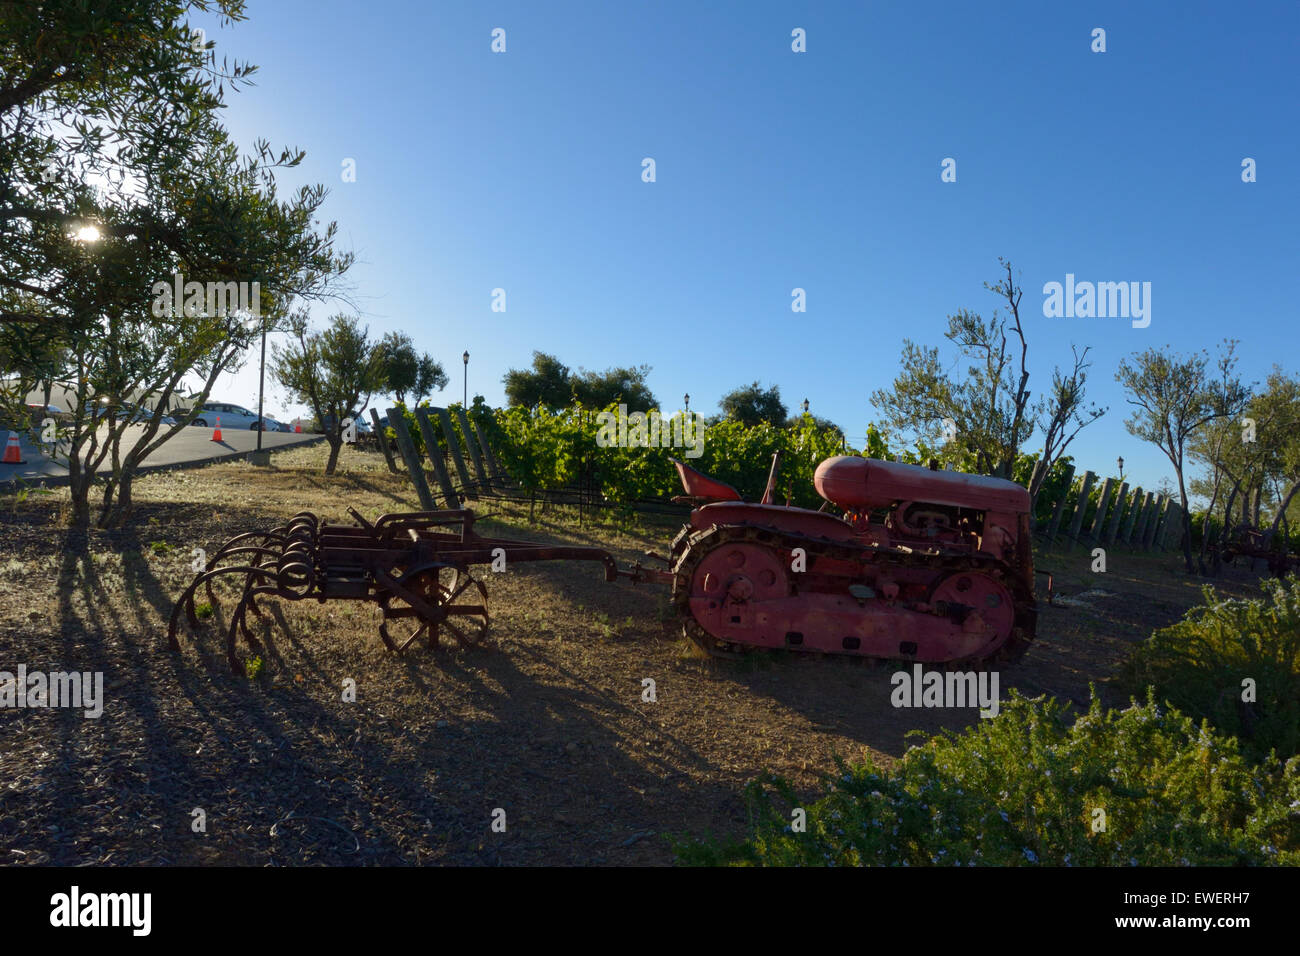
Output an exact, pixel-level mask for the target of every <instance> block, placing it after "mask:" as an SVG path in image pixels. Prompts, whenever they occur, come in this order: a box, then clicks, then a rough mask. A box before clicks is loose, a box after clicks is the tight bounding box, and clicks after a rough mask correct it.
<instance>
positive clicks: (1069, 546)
mask: <svg viewBox="0 0 1300 956" xmlns="http://www.w3.org/2000/svg"><path fill="white" fill-rule="evenodd" d="M1096 477H1097V476H1096V475H1095V474H1093V473H1092V472H1090V471H1085V472H1084V473H1083V482H1082V483H1081V484H1080V486H1079V502H1078V504H1077V505H1076V506H1075V509H1074V517H1073V518H1072V519H1070V538H1069V540H1068V541H1067V542H1066V545H1065V548H1066V550H1067V551H1072V550H1074V546H1075V544H1076V543H1077V542H1078V540H1079V531H1080V530H1081V529H1082V528H1083V514H1084V512H1085V511H1087V510H1088V492H1089V491H1091V490H1092V480H1093V479H1094V478H1096Z"/></svg>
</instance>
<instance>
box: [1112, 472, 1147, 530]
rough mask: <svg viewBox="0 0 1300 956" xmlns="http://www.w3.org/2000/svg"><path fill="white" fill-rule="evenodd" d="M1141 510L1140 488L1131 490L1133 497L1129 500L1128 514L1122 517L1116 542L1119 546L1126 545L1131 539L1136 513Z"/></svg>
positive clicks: (1135, 522)
mask: <svg viewBox="0 0 1300 956" xmlns="http://www.w3.org/2000/svg"><path fill="white" fill-rule="evenodd" d="M1141 510H1142V486H1141V485H1139V486H1138V487H1136V488H1134V489H1133V497H1132V499H1130V500H1129V505H1128V514H1127V515H1125V516H1124V527H1123V528H1122V529H1121V530H1120V533H1119V537H1118V538H1116V539H1115V540H1116V542H1117V543H1119V544H1128V542H1129V539H1130V538H1132V537H1133V526H1134V525H1135V524H1137V516H1138V512H1139V511H1141Z"/></svg>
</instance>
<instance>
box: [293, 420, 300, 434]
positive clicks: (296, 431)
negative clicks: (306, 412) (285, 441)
mask: <svg viewBox="0 0 1300 956" xmlns="http://www.w3.org/2000/svg"><path fill="white" fill-rule="evenodd" d="M293 432H294V434H295V435H301V434H302V422H294V423H293Z"/></svg>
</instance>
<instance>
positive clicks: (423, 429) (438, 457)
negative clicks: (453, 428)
mask: <svg viewBox="0 0 1300 956" xmlns="http://www.w3.org/2000/svg"><path fill="white" fill-rule="evenodd" d="M415 420H416V421H417V422H418V423H419V425H420V435H421V436H422V437H423V438H424V452H425V454H426V455H428V456H429V461H431V462H433V473H434V474H435V475H437V476H438V484H439V485H441V486H442V497H443V498H444V499H445V500H446V502H447V507H448V508H451V509H453V510H455V509H457V508H459V507H460V499H459V498H458V497H456V486H455V485H453V484H452V483H451V476H450V475H449V474H447V464H446V462H444V461H443V460H442V447H441V446H440V445H439V444H438V439H437V437H436V436H435V435H434V434H433V425H432V424H430V423H429V410H428V409H427V408H423V407H421V408H417V409H416V410H415Z"/></svg>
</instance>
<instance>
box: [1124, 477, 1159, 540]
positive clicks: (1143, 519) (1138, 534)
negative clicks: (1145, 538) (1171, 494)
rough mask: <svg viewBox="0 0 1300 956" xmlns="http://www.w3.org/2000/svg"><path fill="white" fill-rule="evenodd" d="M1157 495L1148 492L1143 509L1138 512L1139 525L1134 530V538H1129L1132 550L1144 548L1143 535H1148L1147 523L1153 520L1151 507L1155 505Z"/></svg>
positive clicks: (1143, 501)
mask: <svg viewBox="0 0 1300 956" xmlns="http://www.w3.org/2000/svg"><path fill="white" fill-rule="evenodd" d="M1155 499H1156V493H1155V492H1154V491H1148V492H1147V493H1146V497H1145V498H1143V499H1142V508H1141V509H1140V510H1139V511H1138V519H1137V524H1136V525H1135V526H1134V528H1133V537H1131V538H1129V540H1128V543H1129V546H1130V547H1132V548H1141V547H1142V535H1143V534H1145V533H1146V530H1147V521H1149V520H1150V518H1151V507H1152V505H1154V504H1155Z"/></svg>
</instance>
